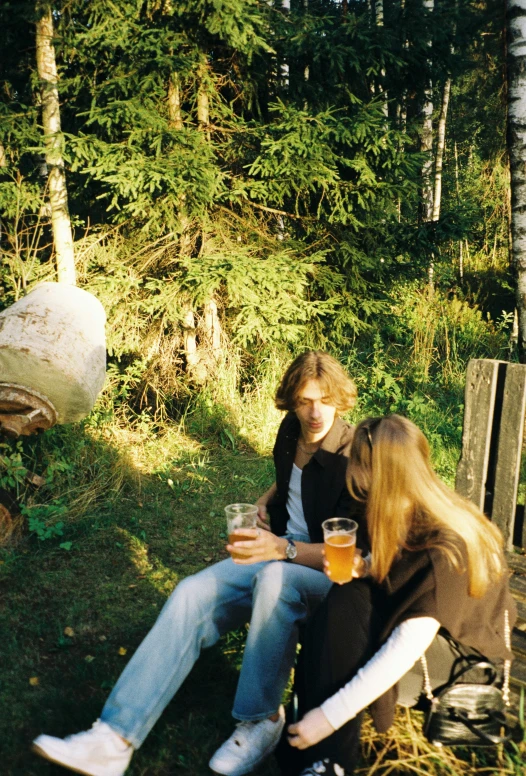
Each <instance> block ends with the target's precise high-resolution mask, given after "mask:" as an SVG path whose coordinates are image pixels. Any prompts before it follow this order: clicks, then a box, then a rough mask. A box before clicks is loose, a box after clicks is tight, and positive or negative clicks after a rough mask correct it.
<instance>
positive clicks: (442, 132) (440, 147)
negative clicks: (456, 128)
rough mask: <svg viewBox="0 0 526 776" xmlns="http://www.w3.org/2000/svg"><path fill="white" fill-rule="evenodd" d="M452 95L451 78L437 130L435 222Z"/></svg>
mask: <svg viewBox="0 0 526 776" xmlns="http://www.w3.org/2000/svg"><path fill="white" fill-rule="evenodd" d="M450 94H451V78H449V77H448V78H446V82H445V84H444V92H443V94H442V107H441V110H440V118H439V119H438V128H437V152H436V158H435V190H434V192H433V215H432V218H433V221H438V219H439V218H440V203H441V200H442V167H443V163H444V150H445V148H446V121H447V110H448V107H449V96H450Z"/></svg>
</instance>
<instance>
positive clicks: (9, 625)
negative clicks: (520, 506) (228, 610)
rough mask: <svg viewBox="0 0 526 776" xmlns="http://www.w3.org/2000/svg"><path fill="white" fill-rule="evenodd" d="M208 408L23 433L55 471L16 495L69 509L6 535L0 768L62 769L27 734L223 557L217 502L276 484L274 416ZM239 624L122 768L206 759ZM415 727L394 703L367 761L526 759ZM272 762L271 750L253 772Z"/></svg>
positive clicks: (370, 736)
mask: <svg viewBox="0 0 526 776" xmlns="http://www.w3.org/2000/svg"><path fill="white" fill-rule="evenodd" d="M208 410H210V411H208ZM208 410H207V411H206V412H203V410H202V408H201V410H200V411H197V410H196V411H195V412H194V413H190V414H188V415H187V416H186V418H185V420H184V423H180V424H179V425H178V424H175V423H173V424H168V423H166V424H165V425H164V426H163V428H162V429H161V430H159V429H157V430H156V427H155V425H154V424H153V423H152V422H151V421H148V419H147V418H145V417H143V418H139V419H138V420H137V421H136V422H135V423H134V424H130V423H128V424H124V423H121V424H120V425H117V424H116V423H115V422H113V423H112V424H109V423H99V424H97V423H96V422H95V421H93V419H91V420H90V421H89V422H88V423H86V424H85V425H84V426H76V427H71V428H64V429H56V430H55V431H53V432H52V433H50V434H49V435H48V436H46V437H43V438H42V439H41V440H39V441H38V442H36V443H27V444H26V445H25V455H26V461H29V462H33V464H34V465H35V467H38V465H40V466H41V469H40V470H39V471H37V473H46V472H47V475H48V476H49V477H51V480H52V481H51V482H50V484H49V485H48V486H45V487H44V488H43V489H40V490H36V491H34V492H31V490H30V489H29V488H26V491H25V492H24V494H23V495H24V498H25V501H26V503H28V504H30V505H33V507H35V508H37V507H38V505H39V503H40V502H46V500H47V501H48V502H49V501H50V500H51V501H52V500H53V499H55V500H56V499H57V498H59V500H60V501H61V502H62V503H63V504H66V505H67V507H68V512H67V513H66V515H62V516H61V519H62V520H63V521H64V523H65V526H64V532H63V535H62V536H60V537H56V538H51V539H47V540H45V541H39V540H38V539H37V538H36V536H35V535H29V534H28V532H27V528H25V529H24V531H23V532H22V533H21V534H19V535H18V536H16V535H14V537H13V538H12V540H11V543H10V544H7V545H6V546H4V548H3V549H0V638H1V647H0V654H1V664H0V773H1V774H2V776H54V775H55V774H56V776H59V774H63V773H64V771H63V770H62V769H60V768H58V767H56V766H53V765H51V764H49V763H47V762H45V761H44V760H41V759H40V758H37V757H36V756H35V755H33V754H32V753H31V752H30V751H29V746H30V742H31V740H32V739H33V738H34V737H35V736H36V735H38V734H39V733H41V732H47V733H51V734H55V735H59V736H62V735H67V734H69V733H72V732H77V731H79V730H82V729H85V728H87V727H89V726H90V725H91V724H92V722H93V721H94V720H95V719H96V718H97V716H98V714H99V713H100V710H101V708H102V706H103V704H104V701H105V699H106V697H107V695H108V692H109V690H110V688H111V687H112V685H113V683H114V682H115V680H116V679H117V677H118V675H119V673H120V671H121V670H122V668H123V667H124V665H125V664H126V662H127V660H128V659H129V657H130V655H131V654H132V653H133V651H134V649H135V648H136V647H137V645H138V644H139V643H140V641H141V640H142V638H143V637H144V636H145V634H146V633H147V632H148V630H149V628H150V627H151V625H152V624H153V622H154V620H155V618H156V616H157V613H158V612H159V610H160V608H161V607H162V605H163V603H164V601H165V600H166V598H167V596H168V595H169V593H170V591H171V590H172V589H173V587H174V585H176V584H177V582H178V581H179V580H181V579H182V578H183V577H185V576H187V575H188V574H192V573H194V572H195V571H197V570H199V569H200V568H203V567H204V566H205V565H208V564H212V563H215V562H216V561H218V560H220V559H221V558H223V557H225V556H226V552H225V550H224V545H225V539H226V535H225V526H224V518H223V507H224V506H225V505H226V504H228V503H231V502H233V501H239V500H244V501H253V500H254V499H255V498H257V496H259V495H260V494H261V493H262V492H263V491H264V490H265V489H266V488H267V487H268V485H269V484H270V483H271V482H272V479H273V467H272V461H271V457H270V444H271V441H272V439H273V437H274V434H275V429H276V425H277V422H278V417H277V415H275V414H271V415H270V416H268V418H267V421H266V422H265V428H264V435H262V437H261V438H260V442H259V444H258V441H257V438H256V436H255V432H254V431H253V427H254V424H253V420H251V421H250V423H249V421H248V420H247V419H245V420H244V419H243V413H242V412H241V411H240V410H239V409H237V410H236V408H234V409H232V408H230V409H229V407H228V405H227V404H224V405H222V406H221V407H216V408H215V409H213V411H212V408H210V407H208ZM242 423H244V425H241V424H242ZM251 424H252V425H251ZM225 429H228V430H229V433H228V434H227V433H225ZM261 439H263V441H261ZM448 449H449V448H448ZM444 455H445V457H446V458H448V460H449V459H451V460H453V459H452V454H451V455H450V453H449V452H448V453H447V454H446V453H444ZM446 468H447V467H446ZM51 522H52V521H51ZM26 525H27V521H26ZM69 543H71V545H70V549H69V550H67V549H61V548H60V544H67V545H69ZM243 636H244V634H243V632H236V633H233V634H229V635H228V636H226V637H225V638H224V639H222V640H221V642H220V643H219V644H218V645H216V646H215V647H213V648H212V649H210V650H209V651H207V653H205V654H204V655H203V656H202V658H201V659H200V661H199V662H198V664H197V666H196V667H195V669H194V670H193V672H192V673H191V675H190V677H189V678H188V679H187V681H186V682H185V684H184V685H183V687H182V688H181V691H180V692H179V693H178V695H177V696H176V698H175V699H174V700H173V701H172V703H170V704H169V706H168V708H167V709H166V711H165V713H164V714H163V716H162V717H161V719H160V721H159V722H158V723H157V725H156V726H155V728H154V730H153V731H152V733H151V735H150V736H149V737H148V739H147V741H146V743H145V745H144V746H143V747H142V748H141V750H140V751H139V752H138V753H137V754H136V755H135V756H134V758H133V761H132V766H131V768H130V771H129V773H130V776H146V775H148V776H168V774H170V776H174V774H178V773H180V774H182V775H183V774H184V775H185V776H204V774H207V773H209V771H208V768H207V763H208V759H209V757H210V756H211V754H212V753H213V752H214V751H215V749H216V747H217V746H219V745H220V744H221V743H222V741H223V740H224V739H225V738H226V737H227V736H228V735H229V734H230V733H231V732H232V729H233V720H232V718H231V716H230V711H231V704H232V701H233V696H234V692H235V686H236V679H237V673H238V670H239V664H240V660H241V656H242V646H243ZM419 727H420V723H419V720H418V716H417V715H412V716H410V717H406V715H405V714H401V715H400V716H399V719H398V722H397V725H396V726H395V728H394V729H393V730H394V732H392V733H391V734H389V735H387V736H377V735H376V734H375V733H374V731H372V729H371V726H370V724H369V723H368V724H367V725H366V727H365V731H364V747H363V756H364V760H363V763H362V768H361V773H364V774H372V773H377V774H382V775H385V776H387V774H389V773H402V772H403V773H409V772H412V773H427V774H437V776H438V775H439V774H445V773H448V774H480V775H481V774H482V773H484V774H504V773H510V774H516V775H517V776H518V775H519V774H522V772H523V768H524V760H523V759H522V758H523V757H524V752H523V753H522V754H518V753H515V754H513V753H512V754H511V755H506V754H505V753H501V754H500V759H499V754H498V753H496V754H491V753H490V754H488V753H483V754H482V755H478V756H477V758H478V759H475V760H472V755H471V754H470V753H468V754H467V755H465V756H464V757H461V758H460V759H458V758H456V757H455V756H454V755H453V754H452V753H450V752H446V753H437V750H432V749H431V748H430V747H429V746H428V745H427V744H426V743H425V741H423V739H422V738H421V736H420V735H419V732H418V731H419ZM506 758H508V759H506ZM510 758H511V759H510ZM510 763H511V765H510ZM277 774H278V770H277V768H276V766H275V764H274V763H273V762H272V760H270V761H269V762H268V763H267V764H265V765H264V766H263V767H262V768H261V769H260V770H259V771H258V776H277Z"/></svg>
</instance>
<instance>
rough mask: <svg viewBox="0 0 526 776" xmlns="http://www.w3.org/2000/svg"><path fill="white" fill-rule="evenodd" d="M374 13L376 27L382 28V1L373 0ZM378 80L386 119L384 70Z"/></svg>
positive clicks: (383, 69)
mask: <svg viewBox="0 0 526 776" xmlns="http://www.w3.org/2000/svg"><path fill="white" fill-rule="evenodd" d="M374 13H375V19H376V26H377V27H383V26H384V0H375V3H374ZM380 78H381V85H380V93H381V95H382V112H383V114H384V116H385V118H386V119H387V117H388V105H387V92H386V90H385V88H384V84H385V79H386V72H385V68H382V69H381V71H380Z"/></svg>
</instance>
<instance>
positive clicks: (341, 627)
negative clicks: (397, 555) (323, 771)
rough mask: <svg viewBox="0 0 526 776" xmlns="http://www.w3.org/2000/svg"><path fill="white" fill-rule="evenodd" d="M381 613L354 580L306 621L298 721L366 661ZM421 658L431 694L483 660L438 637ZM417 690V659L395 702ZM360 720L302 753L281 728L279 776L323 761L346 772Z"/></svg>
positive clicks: (297, 685)
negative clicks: (470, 665) (424, 660)
mask: <svg viewBox="0 0 526 776" xmlns="http://www.w3.org/2000/svg"><path fill="white" fill-rule="evenodd" d="M385 614H386V601H385V598H384V597H383V594H382V593H381V592H380V591H379V590H378V588H377V587H376V586H375V585H374V583H372V582H370V581H369V580H362V579H356V580H353V581H352V582H349V583H348V584H346V585H342V586H339V585H334V586H333V587H332V588H331V589H330V591H329V594H328V595H327V597H326V598H325V600H324V601H323V603H322V604H321V605H320V607H319V609H317V611H316V612H315V614H314V615H313V617H312V618H311V619H310V620H309V621H308V623H307V626H306V629H305V633H304V637H303V639H302V649H301V652H300V657H299V661H298V667H297V669H296V678H295V682H294V689H295V693H296V695H297V698H298V719H301V718H302V717H303V716H304V715H305V713H306V712H307V711H309V710H310V709H313V708H316V707H318V706H320V705H321V704H322V703H323V701H324V700H326V699H327V698H329V697H330V696H331V695H334V693H336V692H337V691H338V690H339V689H340V688H341V687H343V686H344V685H345V684H346V683H347V682H349V681H350V680H351V679H352V678H353V676H354V675H355V674H356V673H357V671H358V670H359V669H360V668H361V667H362V666H363V665H365V663H367V662H368V660H369V659H370V658H371V657H372V655H373V654H374V653H375V652H376V651H377V649H378V646H379V634H380V631H381V630H382V623H383V622H385ZM426 655H427V660H428V666H429V674H430V680H431V686H432V688H433V690H436V689H437V688H440V687H441V686H443V685H444V684H445V683H447V682H449V681H450V680H451V679H452V678H453V677H454V676H455V675H456V674H457V672H458V671H459V670H460V669H461V668H463V667H464V666H465V665H466V662H476V661H477V660H480V659H481V658H482V659H483V656H482V655H480V653H474V652H473V651H472V650H469V649H466V648H464V647H463V646H461V645H460V644H458V643H456V642H454V641H453V640H452V639H451V638H450V637H449V636H447V634H446V635H443V634H442V633H439V634H438V635H437V637H436V638H435V639H434V641H433V642H432V644H431V646H430V647H429V649H428V650H427V652H426ZM468 681H484V678H483V676H480V675H478V676H477V675H474V676H473V677H472V678H470V679H469V680H468ZM422 686H423V677H422V668H421V665H420V661H417V662H416V663H415V666H414V667H413V668H412V669H411V671H409V672H408V673H407V674H406V675H405V676H404V677H403V678H402V679H401V681H400V683H399V691H400V697H399V700H400V702H402V703H403V704H404V705H407V706H413V705H415V704H416V703H417V701H418V700H419V696H420V694H421V691H422ZM289 711H290V710H289ZM362 717H363V714H359V715H358V716H357V717H355V718H354V719H351V720H349V722H347V723H346V724H345V725H343V726H342V727H341V728H340V729H339V730H336V731H335V732H334V733H333V734H332V735H331V736H329V737H328V738H325V739H324V740H323V741H320V742H319V744H316V746H313V747H310V748H308V749H305V750H303V751H300V750H298V749H294V748H293V747H291V746H289V745H288V743H287V739H286V728H285V731H284V737H283V739H282V741H281V744H280V746H279V748H278V751H277V753H276V754H277V759H278V762H279V764H280V767H281V769H282V772H283V774H284V775H285V776H295V774H298V773H300V772H301V771H302V769H303V768H305V767H307V766H309V765H311V764H312V763H313V762H316V761H317V760H322V759H324V758H325V757H329V758H330V759H331V760H333V761H334V762H337V763H338V764H339V765H341V766H342V767H343V768H345V770H346V771H347V772H348V773H352V772H353V770H354V768H355V766H356V762H357V759H358V753H359V744H360V729H361V724H362Z"/></svg>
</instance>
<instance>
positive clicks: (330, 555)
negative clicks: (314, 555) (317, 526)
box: [322, 517, 358, 584]
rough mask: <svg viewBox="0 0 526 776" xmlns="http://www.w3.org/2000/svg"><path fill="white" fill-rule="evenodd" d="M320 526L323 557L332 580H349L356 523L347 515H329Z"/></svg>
mask: <svg viewBox="0 0 526 776" xmlns="http://www.w3.org/2000/svg"><path fill="white" fill-rule="evenodd" d="M322 528H323V540H324V542H325V557H326V558H327V560H328V562H329V563H330V567H331V579H332V581H333V582H338V583H339V584H343V583H344V582H350V581H351V579H352V570H353V563H354V550H355V547H356V529H357V528H358V523H357V522H356V521H355V520H349V518H347V517H331V518H329V520H325V521H324V522H323V523H322Z"/></svg>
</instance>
